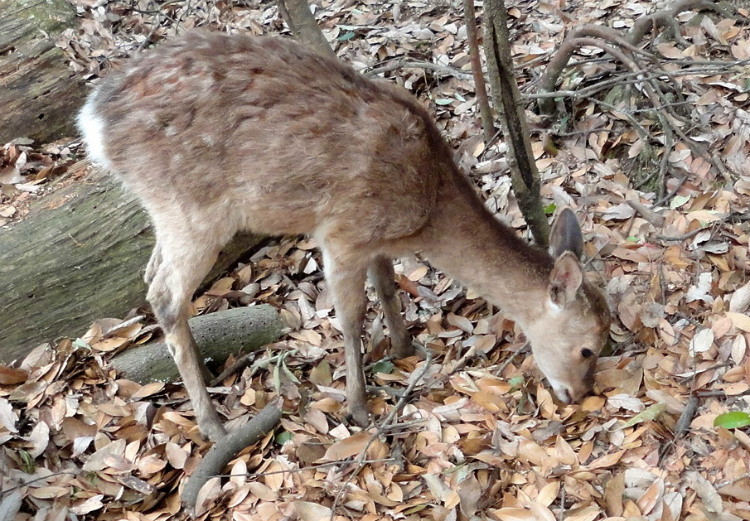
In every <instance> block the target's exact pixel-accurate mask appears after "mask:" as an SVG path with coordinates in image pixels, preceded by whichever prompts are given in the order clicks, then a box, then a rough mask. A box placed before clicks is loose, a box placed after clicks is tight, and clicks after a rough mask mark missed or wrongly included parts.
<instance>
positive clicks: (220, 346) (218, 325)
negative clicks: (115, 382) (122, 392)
mask: <svg viewBox="0 0 750 521" xmlns="http://www.w3.org/2000/svg"><path fill="white" fill-rule="evenodd" d="M188 324H189V325H190V330H191V331H192V332H193V336H194V337H195V341H196V343H197V344H198V349H199V350H200V353H201V355H202V357H203V359H204V360H207V361H211V362H212V363H218V364H223V363H224V362H225V361H226V359H227V358H228V357H229V355H231V354H238V353H241V352H249V351H254V350H257V349H260V348H262V347H263V346H265V345H266V344H270V343H271V342H274V341H276V340H278V338H279V336H280V335H281V329H282V323H281V318H280V317H279V314H278V312H277V311H276V309H274V308H273V307H272V306H269V305H267V304H264V305H260V306H252V307H242V308H234V309H227V310H225V311H217V312H216V313H209V314H208V315H201V316H198V317H193V318H191V319H190V320H189V321H188ZM110 366H111V367H113V368H114V369H116V370H117V372H118V373H119V374H121V375H122V376H124V377H125V378H127V379H129V380H133V381H134V382H138V383H140V384H145V383H148V382H153V381H162V382H171V381H174V380H177V379H179V373H178V370H177V366H176V365H175V363H174V360H173V359H172V357H171V355H170V354H169V351H168V350H167V346H166V344H165V343H164V342H152V343H149V344H144V345H141V346H137V347H131V348H129V349H126V350H124V351H123V352H121V353H119V354H118V355H117V356H115V357H113V358H112V360H110Z"/></svg>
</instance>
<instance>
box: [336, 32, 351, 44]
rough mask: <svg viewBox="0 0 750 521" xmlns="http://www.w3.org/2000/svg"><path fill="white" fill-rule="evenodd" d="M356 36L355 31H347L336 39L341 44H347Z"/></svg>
mask: <svg viewBox="0 0 750 521" xmlns="http://www.w3.org/2000/svg"><path fill="white" fill-rule="evenodd" d="M354 36H355V33H354V32H353V31H347V32H345V33H344V34H342V35H341V36H339V37H338V38H336V39H337V40H338V41H340V42H346V41H348V40H351V39H352V38H354Z"/></svg>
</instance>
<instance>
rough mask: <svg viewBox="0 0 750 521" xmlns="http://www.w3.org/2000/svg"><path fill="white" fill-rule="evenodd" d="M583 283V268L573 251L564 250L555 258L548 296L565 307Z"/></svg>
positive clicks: (573, 298)
mask: <svg viewBox="0 0 750 521" xmlns="http://www.w3.org/2000/svg"><path fill="white" fill-rule="evenodd" d="M581 284H583V268H582V267H581V263H580V262H579V261H578V258H577V257H576V255H575V253H573V252H571V251H566V252H564V253H563V254H562V255H560V256H559V257H558V258H557V259H555V267H554V268H553V269H552V273H551V274H550V281H549V297H550V300H552V302H554V303H555V304H556V305H558V306H560V307H561V308H562V307H565V305H566V304H568V303H569V302H572V301H573V300H575V298H576V293H577V292H578V289H579V288H580V287H581Z"/></svg>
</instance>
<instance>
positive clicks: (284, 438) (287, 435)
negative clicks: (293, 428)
mask: <svg viewBox="0 0 750 521" xmlns="http://www.w3.org/2000/svg"><path fill="white" fill-rule="evenodd" d="M293 437H294V433H291V432H289V431H284V432H280V433H279V434H277V435H276V443H277V444H278V445H284V444H285V443H286V442H288V441H291V440H292V438H293Z"/></svg>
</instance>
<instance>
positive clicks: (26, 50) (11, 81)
mask: <svg viewBox="0 0 750 521" xmlns="http://www.w3.org/2000/svg"><path fill="white" fill-rule="evenodd" d="M75 17H76V10H75V7H73V5H72V4H70V3H69V2H67V1H66V0H44V1H42V2H40V1H38V0H0V107H2V111H0V144H3V143H7V142H8V141H10V140H11V139H13V138H17V137H29V138H32V139H34V140H36V141H37V142H49V141H53V140H55V139H58V138H60V137H63V136H72V135H74V134H75V129H74V126H73V118H72V114H74V113H75V112H76V110H77V109H78V107H79V106H80V105H81V103H82V101H83V96H84V94H85V93H86V90H85V89H84V87H83V85H84V81H83V78H81V77H76V76H75V75H74V74H73V72H72V71H71V70H70V69H69V68H68V65H67V64H66V63H65V56H64V55H63V52H62V51H61V50H60V49H58V48H57V47H55V40H56V37H57V35H58V34H60V33H61V32H62V31H63V29H66V28H67V27H72V26H74V25H75Z"/></svg>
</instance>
